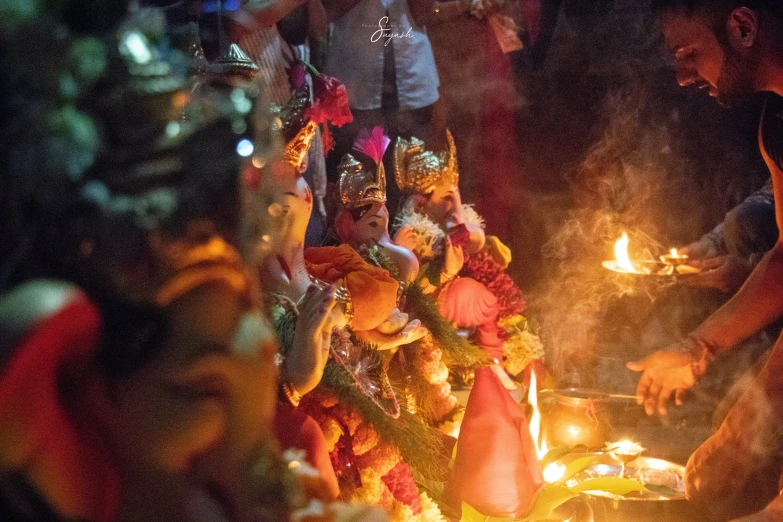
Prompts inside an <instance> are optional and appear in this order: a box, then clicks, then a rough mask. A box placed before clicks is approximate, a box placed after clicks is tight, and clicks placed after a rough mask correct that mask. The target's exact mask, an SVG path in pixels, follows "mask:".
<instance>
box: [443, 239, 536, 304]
mask: <svg viewBox="0 0 783 522" xmlns="http://www.w3.org/2000/svg"><path fill="white" fill-rule="evenodd" d="M452 241H453V239H452ZM460 275H461V276H463V277H470V278H473V279H475V280H476V281H478V282H479V283H481V284H483V285H484V286H486V287H487V289H488V290H489V291H490V292H492V295H494V296H495V297H497V298H498V302H499V303H500V317H507V316H509V315H522V314H523V313H525V308H526V307H527V306H526V304H525V298H524V296H523V295H522V290H521V289H520V288H519V287H518V286H517V284H516V283H515V282H514V280H513V279H511V277H509V275H508V274H507V273H506V271H505V270H503V267H501V266H500V265H499V264H498V262H497V261H495V260H494V259H493V258H492V256H491V255H490V254H489V253H488V252H487V251H486V250H482V251H481V252H479V253H477V254H473V255H471V256H470V257H468V258H467V259H466V260H465V265H464V266H463V267H462V271H461V272H460Z"/></svg>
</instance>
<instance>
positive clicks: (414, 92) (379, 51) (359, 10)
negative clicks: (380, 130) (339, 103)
mask: <svg viewBox="0 0 783 522" xmlns="http://www.w3.org/2000/svg"><path fill="white" fill-rule="evenodd" d="M387 10H388V12H389V20H388V23H389V25H390V26H391V28H390V31H389V32H388V33H382V32H381V25H380V24H381V23H382V19H383V18H384V17H385V16H386V11H387ZM389 36H391V39H390V41H389V44H388V45H393V46H394V62H395V63H394V68H395V72H396V76H397V93H398V99H399V105H400V109H401V110H413V109H420V108H422V107H426V106H428V105H432V104H433V103H435V102H436V101H437V99H438V85H439V80H438V71H437V69H436V67H435V57H434V56H433V54H432V47H431V46H430V41H429V38H427V33H426V31H425V29H424V28H423V27H420V26H418V25H416V23H415V22H414V21H413V17H412V16H411V13H410V8H409V7H408V1H407V0H360V1H359V3H357V4H356V5H355V6H354V7H353V8H352V9H351V10H350V11H348V12H347V13H346V14H345V15H343V16H342V17H341V18H340V19H339V20H337V21H335V22H334V23H333V24H332V26H331V38H330V43H329V52H328V55H327V60H326V70H327V72H328V74H329V75H331V76H334V77H335V78H337V79H338V80H340V81H342V82H343V83H344V84H345V86H346V88H347V89H348V101H349V102H350V105H351V108H352V109H357V110H370V109H378V108H380V107H381V93H382V88H383V51H384V44H386V42H387V40H389Z"/></svg>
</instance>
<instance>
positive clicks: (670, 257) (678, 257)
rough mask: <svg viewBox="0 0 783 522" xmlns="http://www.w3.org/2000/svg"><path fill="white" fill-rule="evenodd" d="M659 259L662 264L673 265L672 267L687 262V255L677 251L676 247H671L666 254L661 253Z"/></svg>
mask: <svg viewBox="0 0 783 522" xmlns="http://www.w3.org/2000/svg"><path fill="white" fill-rule="evenodd" d="M660 259H661V262H662V263H663V264H664V265H666V266H673V267H674V268H677V267H678V266H680V265H684V264H685V263H687V262H688V256H687V255H685V254H680V253H678V252H677V249H676V248H672V249H671V251H670V252H669V253H668V254H664V255H662V256H661V258H660Z"/></svg>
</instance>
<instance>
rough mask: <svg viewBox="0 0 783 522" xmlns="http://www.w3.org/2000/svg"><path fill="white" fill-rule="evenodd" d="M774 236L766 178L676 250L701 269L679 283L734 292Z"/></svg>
mask: <svg viewBox="0 0 783 522" xmlns="http://www.w3.org/2000/svg"><path fill="white" fill-rule="evenodd" d="M777 238H778V227H777V223H776V222H775V198H774V195H773V191H772V180H769V181H767V182H766V183H765V184H764V186H763V187H761V188H760V189H759V190H757V191H756V192H754V193H753V194H751V195H750V196H748V197H747V198H746V199H745V200H744V201H743V202H742V203H740V204H739V205H737V206H736V207H734V208H733V209H732V210H731V211H730V212H729V213H728V214H726V217H725V219H724V220H723V221H722V222H721V223H720V224H719V225H718V226H716V227H715V228H714V229H712V230H711V231H710V232H708V233H706V234H704V235H703V236H702V237H701V238H699V239H698V240H697V241H694V242H693V243H691V244H690V245H687V246H685V247H683V248H681V249H679V253H680V254H685V255H687V256H688V257H689V263H690V264H691V265H693V266H697V267H699V268H701V272H700V273H698V274H694V275H692V276H689V277H683V278H682V279H681V282H682V284H685V285H688V286H701V287H707V288H717V289H718V290H721V291H722V292H725V293H727V294H734V293H735V292H736V291H737V290H739V288H740V287H741V286H742V283H744V282H745V280H746V279H747V278H748V276H749V275H750V273H751V272H752V271H753V268H754V267H755V266H756V265H758V263H759V262H760V261H761V260H762V259H763V258H764V255H765V254H766V253H767V252H769V250H770V249H771V248H772V247H773V246H774V245H775V241H776V240H777Z"/></svg>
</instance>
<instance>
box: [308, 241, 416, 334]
mask: <svg viewBox="0 0 783 522" xmlns="http://www.w3.org/2000/svg"><path fill="white" fill-rule="evenodd" d="M304 255H305V265H306V267H307V271H308V272H309V273H310V274H311V275H313V276H315V277H317V278H318V279H322V280H324V281H326V282H328V283H335V284H339V285H343V286H345V287H346V288H348V291H350V292H351V299H352V300H353V308H354V316H353V323H352V324H353V329H354V330H356V331H359V332H362V331H367V330H374V329H375V328H377V327H378V326H380V324H381V323H383V322H384V321H385V320H386V319H387V318H388V317H389V316H390V315H391V314H392V312H393V311H394V308H395V307H396V306H397V289H398V288H399V286H400V285H399V283H398V282H397V280H396V279H394V278H393V277H392V276H391V275H389V272H387V271H386V270H384V269H383V268H379V267H377V266H373V265H371V264H369V263H367V262H366V261H365V260H364V259H363V258H362V256H360V255H359V253H358V252H357V251H356V250H354V249H353V248H352V247H350V246H349V245H340V246H336V247H313V248H308V249H306V250H305V253H304Z"/></svg>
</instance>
